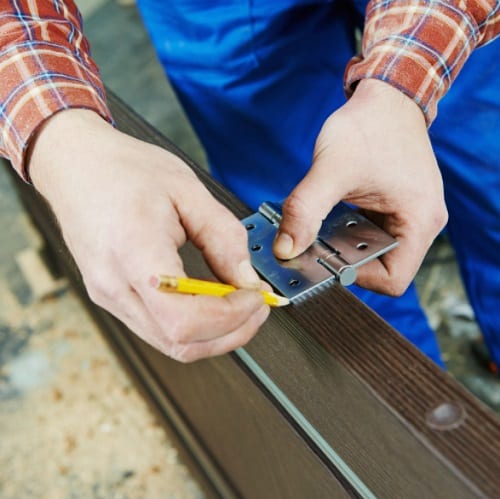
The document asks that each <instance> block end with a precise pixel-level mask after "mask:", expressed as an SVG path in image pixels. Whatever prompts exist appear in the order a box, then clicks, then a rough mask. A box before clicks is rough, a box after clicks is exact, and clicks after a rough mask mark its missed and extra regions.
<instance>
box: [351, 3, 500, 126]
mask: <svg viewBox="0 0 500 499" xmlns="http://www.w3.org/2000/svg"><path fill="white" fill-rule="evenodd" d="M499 33H500V0H371V1H370V2H369V4H368V6H367V10H366V25H365V31H364V35H363V47H362V55H361V56H357V57H355V58H353V59H352V60H351V61H350V63H349V64H348V66H347V68H346V72H345V81H344V83H345V89H346V94H347V95H348V96H350V95H352V93H353V92H354V89H355V87H356V84H357V83H358V82H359V81H360V80H362V79H365V78H375V79H378V80H382V81H385V82H387V83H389V84H391V85H392V86H394V87H396V88H398V89H399V90H401V91H402V92H403V93H405V94H406V95H408V96H409V97H410V98H411V99H413V100H414V101H415V102H416V103H417V104H418V105H419V106H420V108H421V109H422V111H423V113H424V115H425V118H426V120H427V124H430V123H432V121H433V119H434V118H435V117H436V114H437V104H438V101H439V99H440V98H441V97H443V95H445V93H446V92H447V90H448V88H449V87H450V85H451V84H452V83H453V81H454V79H455V78H456V76H457V74H458V73H459V72H460V70H461V69H462V67H463V65H464V63H465V61H466V60H467V58H468V57H469V55H470V53H471V52H472V51H473V50H474V49H475V48H476V47H479V46H480V45H482V44H485V43H487V42H489V41H491V40H493V39H494V38H495V37H496V36H497V35H498V34H499Z"/></svg>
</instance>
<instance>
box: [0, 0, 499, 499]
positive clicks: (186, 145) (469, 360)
mask: <svg viewBox="0 0 500 499" xmlns="http://www.w3.org/2000/svg"><path fill="white" fill-rule="evenodd" d="M77 4H78V5H79V7H80V10H81V12H82V14H83V17H84V20H85V32H86V35H87V37H88V38H89V40H90V43H91V46H92V54H93V57H94V59H95V60H96V62H97V64H98V65H99V67H100V68H101V73H102V77H103V80H104V82H105V84H106V85H107V86H108V88H110V89H111V90H112V91H113V92H115V93H116V94H117V95H118V96H120V97H121V98H122V99H123V100H124V101H125V102H127V103H128V104H129V105H130V106H131V107H132V108H134V109H135V110H136V111H137V112H138V113H139V114H140V115H141V116H143V117H144V118H145V119H146V120H147V121H149V122H150V123H152V124H153V125H154V126H155V127H156V128H158V129H159V130H160V131H161V132H163V133H164V134H165V135H166V136H167V137H168V138H169V139H170V140H172V142H174V143H175V144H176V145H177V146H179V147H180V148H181V149H183V150H184V151H185V152H187V153H188V154H189V155H190V156H191V157H192V158H193V159H194V160H195V161H197V162H198V163H199V164H201V165H205V164H206V162H205V157H204V153H203V149H202V148H201V146H200V144H199V142H198V141H197V139H196V137H195V136H194V134H193V132H192V130H191V128H190V126H189V124H188V122H187V120H186V118H185V116H184V114H183V113H182V110H181V109H180V107H179V105H178V103H177V100H176V98H175V95H174V93H173V91H172V89H171V88H170V86H169V85H168V82H167V79H166V78H165V76H164V74H163V71H162V69H161V67H160V65H159V64H158V62H157V61H156V57H155V54H154V51H153V49H152V48H151V46H150V43H149V40H148V37H147V34H146V32H145V30H144V28H143V26H142V24H141V20H140V16H139V15H138V13H137V11H136V9H135V5H134V1H133V0H80V1H77ZM7 168H9V166H8V165H7V164H2V165H1V167H0V234H1V245H0V297H1V298H0V441H1V446H0V497H2V498H30V497H36V498H44V497H46V498H51V499H52V498H59V497H60V498H80V497H85V498H87V497H91V498H101V497H102V498H142V497H147V498H201V497H203V494H202V492H201V491H200V489H199V487H198V486H197V484H196V483H195V482H194V481H193V479H192V478H191V477H190V475H189V472H188V471H187V469H186V468H185V467H184V466H183V465H182V463H180V462H179V459H178V455H177V451H176V449H175V448H174V447H173V446H172V445H171V443H170V442H169V440H168V437H167V436H166V435H165V433H164V431H163V429H162V428H161V427H160V426H158V424H157V423H156V422H155V420H154V417H153V415H152V414H151V413H150V411H149V409H148V407H147V406H146V404H145V403H144V401H143V400H142V399H141V396H140V395H139V394H138V393H137V391H136V390H135V388H134V387H133V385H131V383H130V381H129V380H128V378H127V375H126V374H125V372H124V371H123V370H122V369H121V367H120V366H119V364H118V363H117V360H116V359H115V357H114V356H113V354H112V352H111V351H110V350H109V349H108V346H107V345H106V343H105V342H104V341H103V340H102V338H101V337H100V335H99V332H98V330H97V328H96V327H95V325H94V323H93V322H92V320H91V319H90V318H89V317H88V315H87V313H86V312H85V310H84V309H83V308H82V306H81V305H80V303H79V301H78V298H77V297H76V295H75V294H74V293H73V292H72V290H71V289H70V288H68V285H67V282H66V281H65V280H64V279H61V278H57V277H54V276H53V275H52V274H51V272H50V269H49V268H48V267H47V266H46V264H45V262H44V260H43V258H42V257H43V241H42V239H41V237H40V235H39V234H38V233H37V232H36V230H35V229H34V228H33V226H32V225H31V223H30V221H29V218H28V216H27V215H26V213H25V212H24V211H23V208H22V207H21V205H20V204H19V202H18V200H17V198H16V194H15V192H14V190H13V188H12V185H11V181H10V179H9V176H8V174H7V171H6V169H7ZM35 277H36V278H35ZM417 285H418V287H419V291H420V296H421V300H422V303H423V305H424V307H425V309H426V311H427V314H428V316H429V319H430V321H431V324H432V325H433V326H434V328H435V329H436V331H437V332H438V336H439V341H440V344H441V347H442V350H443V356H444V359H445V362H446V364H447V366H448V369H449V372H450V373H451V375H453V376H455V377H456V378H457V379H458V380H459V381H460V382H461V383H462V384H463V385H464V386H465V387H466V388H468V389H469V390H470V391H471V392H472V393H474V394H475V395H476V397H478V398H479V399H480V400H482V401H483V402H484V403H485V404H487V405H489V406H490V407H491V408H492V409H493V410H495V411H496V412H497V413H498V414H500V380H499V379H498V378H495V377H494V376H493V374H491V373H490V372H489V371H488V369H487V367H486V365H485V363H484V362H483V361H482V360H481V357H480V353H481V342H480V338H481V335H480V331H479V329H478V327H477V325H476V323H475V321H474V316H473V312H472V310H471V308H470V306H469V304H468V302H467V300H466V298H465V295H464V292H463V289H462V287H461V284H460V278H459V274H458V270H457V267H456V263H455V259H454V255H453V251H452V249H451V248H450V246H449V245H448V243H447V241H446V237H444V236H443V237H440V238H439V239H438V240H437V241H436V243H435V244H434V246H433V247H432V249H431V251H430V253H429V255H428V257H427V259H426V261H425V263H424V265H423V266H422V269H421V270H420V272H419V274H418V276H417ZM474 351H475V352H476V354H474V353H473V352H474ZM478 353H479V355H478Z"/></svg>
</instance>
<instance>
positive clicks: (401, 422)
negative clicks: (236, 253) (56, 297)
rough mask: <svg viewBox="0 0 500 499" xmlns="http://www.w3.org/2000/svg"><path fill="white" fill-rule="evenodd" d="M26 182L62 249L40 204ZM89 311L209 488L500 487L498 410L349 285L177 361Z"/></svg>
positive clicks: (193, 263) (274, 492)
mask: <svg viewBox="0 0 500 499" xmlns="http://www.w3.org/2000/svg"><path fill="white" fill-rule="evenodd" d="M109 100H110V105H111V108H112V110H113V113H114V116H115V119H116V120H117V123H118V126H119V128H121V129H122V130H124V131H126V132H127V133H130V134H132V135H134V136H136V137H139V138H141V139H144V140H147V141H149V142H153V143H156V144H159V145H161V146H163V147H166V148H167V149H170V150H172V151H173V152H176V153H177V154H179V155H180V156H181V157H183V158H184V159H185V160H186V161H187V162H188V163H189V164H191V166H192V167H193V168H194V169H195V170H196V172H197V174H198V175H199V177H200V178H201V179H202V181H203V182H204V183H205V184H206V185H207V186H208V188H209V189H210V190H211V192H212V193H213V194H214V195H215V196H216V197H217V198H218V199H219V200H220V201H221V202H222V203H224V204H225V205H226V206H228V207H229V208H230V209H231V210H232V211H233V212H234V213H235V214H236V215H237V216H238V217H240V218H242V217H244V216H246V215H248V214H249V210H248V209H247V208H246V207H245V206H243V205H242V204H241V203H240V202H239V201H238V200H237V199H235V198H234V197H233V196H232V195H230V194H229V193H228V192H227V191H226V190H225V189H224V188H222V187H221V186H220V185H218V184H217V183H216V182H214V181H213V180H212V179H211V178H210V177H209V175H208V174H207V173H206V172H204V171H202V170H200V169H199V168H197V167H196V165H193V164H192V162H191V161H190V160H189V158H186V157H185V156H184V155H183V154H182V152H181V151H178V150H177V149H176V148H175V146H173V145H172V144H171V143H170V142H169V141H168V140H167V139H165V138H164V137H162V136H161V135H160V134H159V133H158V132H157V131H155V130H154V129H153V128H152V127H150V126H148V125H147V124H146V123H144V122H143V121H142V120H141V119H140V117H138V116H136V115H135V114H134V113H132V112H131V111H130V110H129V109H128V108H127V107H126V106H125V105H124V104H123V103H121V102H120V101H119V100H118V99H117V98H116V97H114V96H113V95H110V99H109ZM19 189H20V192H21V194H22V197H23V199H24V200H25V203H26V204H27V206H28V207H29V209H30V211H31V213H32V216H33V217H34V218H35V220H36V222H37V224H38V225H39V226H40V227H41V228H42V231H43V232H44V233H45V235H46V236H47V237H48V238H49V239H51V240H52V244H53V245H54V246H57V247H61V242H60V241H59V240H58V239H57V237H58V236H57V231H56V229H55V227H54V225H53V224H51V223H50V222H49V219H48V217H47V213H46V211H45V212H44V211H43V210H44V209H45V210H46V208H43V207H42V203H41V200H40V199H39V198H38V197H37V196H34V195H33V192H32V190H31V189H30V188H26V186H23V185H21V184H20V186H19ZM183 255H184V259H185V262H186V269H187V271H188V272H189V273H190V274H191V275H193V276H196V277H207V276H209V275H210V273H209V271H208V269H207V267H206V266H205V264H204V262H203V261H202V259H201V257H200V255H199V253H198V252H197V251H196V250H195V249H194V248H193V247H192V246H190V245H189V244H188V245H186V247H185V248H184V249H183ZM57 258H59V259H61V258H62V257H61V253H59V254H58V256H57ZM64 258H66V264H65V265H66V266H67V265H68V262H69V261H70V260H68V259H67V257H64ZM72 269H73V277H74V278H77V275H78V274H77V273H76V272H75V269H74V267H72ZM77 285H78V283H77ZM90 307H91V309H92V311H93V313H94V315H95V316H96V318H97V319H98V321H99V322H100V323H101V325H102V326H103V328H102V329H103V333H104V334H105V335H107V336H108V338H109V339H110V341H111V342H112V343H114V344H115V346H116V347H117V349H118V351H119V353H120V355H121V357H122V359H123V360H124V362H125V363H126V364H127V365H128V366H129V368H130V369H131V371H132V372H133V373H134V375H135V377H136V379H137V380H138V382H139V383H141V384H142V387H143V389H144V391H145V393H146V394H147V395H148V397H149V399H150V401H151V402H152V404H153V405H155V407H156V408H157V409H158V410H159V414H160V417H161V418H162V419H163V421H164V422H165V424H166V425H167V426H169V427H170V430H171V431H173V432H174V433H175V434H176V436H177V438H178V443H179V444H180V445H181V446H183V448H184V450H185V451H186V452H185V456H186V460H187V463H188V464H189V465H190V466H191V468H192V469H193V470H194V471H195V473H196V474H197V476H199V477H201V478H200V479H201V481H202V482H203V484H204V486H205V488H206V490H207V491H208V492H209V494H212V495H215V496H224V497H236V496H243V497H256V498H257V497H258V498H262V497H264V498H265V497H270V498H271V497H272V498H274V497H287V498H288V497H290V498H302V497H307V498H309V497H310V498H316V497H319V498H321V497H344V496H353V497H362V496H365V497H397V498H401V497H405V498H406V497H419V498H421V497H443V498H451V497H453V498H458V497H484V496H486V497H498V494H499V491H500V465H499V463H500V422H499V420H498V419H497V417H496V416H495V414H494V413H493V412H491V411H490V410H489V409H487V408H486V407H485V406H483V405H481V404H480V403H479V402H478V401H477V400H476V399H474V398H473V397H472V396H471V395H470V394H469V393H468V392H466V391H465V390H464V389H463V388H462V387H461V386H460V385H459V384H458V383H457V382H456V381H455V380H454V379H452V378H451V377H450V376H449V375H447V374H446V373H444V372H442V371H440V370H439V369H438V368H437V367H436V366H435V365H434V364H433V363H432V362H431V361H429V360H428V359H426V358H425V357H424V356H423V355H422V354H420V353H419V352H418V351H417V350H416V349H415V348H414V347H413V346H411V345H410V344H409V343H408V342H406V340H404V338H402V337H401V336H400V335H399V334H398V333H397V332H396V331H394V330H393V329H392V328H391V327H390V326H388V325H387V324H386V323H385V322H383V321H382V320H381V319H380V318H379V317H377V316H376V315H375V314H374V313H373V312H372V311H370V310H369V309H368V308H367V307H366V306H364V305H363V304H362V303H360V302H359V301H358V300H357V299H356V298H355V297H354V296H353V295H352V294H350V293H349V292H348V291H347V290H345V289H343V288H342V287H340V286H337V285H334V286H332V287H330V288H328V289H325V290H323V291H322V292H321V293H318V294H316V295H314V296H311V297H310V298H309V299H308V300H307V301H305V302H303V303H301V304H299V305H293V306H291V307H287V308H286V309H284V310H274V311H273V313H272V315H271V317H270V319H269V320H268V321H267V323H266V324H265V325H264V327H263V328H262V330H261V332H260V333H259V334H258V335H257V337H256V338H255V339H254V340H253V341H252V342H251V343H250V344H249V345H248V346H247V347H245V354H246V355H247V356H248V358H250V359H252V363H249V362H247V361H245V357H243V358H242V357H241V356H238V355H237V354H231V355H227V356H223V357H221V358H216V359H210V360H205V361H200V362H196V363H194V364H190V365H182V364H179V363H176V362H174V361H171V360H170V359H167V358H166V357H164V356H162V355H161V354H159V353H158V352H156V351H154V350H153V349H151V348H150V347H149V346H147V345H145V344H144V343H143V342H142V341H140V340H139V339H138V338H137V337H136V336H135V335H132V334H131V333H130V332H128V331H126V328H124V326H122V325H121V324H120V323H119V322H118V321H116V320H115V319H113V318H111V317H110V316H109V315H108V314H106V313H105V312H103V311H102V310H101V309H98V308H97V307H93V306H90ZM255 366H257V367H258V368H259V369H256V367H255ZM259 372H263V373H265V378H266V379H269V380H271V383H267V382H266V381H263V379H262V377H259ZM284 400H285V402H286V403H284V402H283V401H284ZM447 403H451V404H452V405H454V406H456V407H459V408H460V409H461V410H462V411H463V412H464V414H465V417H464V419H463V422H462V423H461V424H459V425H458V426H457V427H456V428H453V429H448V430H444V431H443V430H436V429H434V428H433V427H432V426H431V425H429V424H428V416H429V414H430V413H431V411H433V410H434V409H435V408H436V407H438V406H440V405H442V404H447ZM332 456H333V457H332ZM346 470H347V471H346Z"/></svg>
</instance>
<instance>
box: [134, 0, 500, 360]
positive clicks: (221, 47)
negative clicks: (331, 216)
mask: <svg viewBox="0 0 500 499" xmlns="http://www.w3.org/2000/svg"><path fill="white" fill-rule="evenodd" d="M365 5H366V0H351V1H349V0H333V1H326V0H325V1H319V0H316V1H313V0H280V1H276V0H219V1H217V2H215V1H210V0H164V1H159V0H139V8H140V10H141V13H142V16H143V18H144V21H145V24H146V26H147V28H148V30H149V33H150V35H151V38H152V40H153V43H154V45H155V48H156V51H157V53H158V56H159V59H160V61H161V63H162V64H163V66H164V68H165V70H166V72H167V74H168V77H169V80H170V82H171V83H172V85H173V86H174V88H175V90H176V92H177V95H178V97H179V99H180V101H181V103H182V105H183V106H184V109H185V111H186V113H187V115H188V117H189V118H190V120H191V123H192V125H193V127H194V129H195V131H196V133H197V134H198V136H199V138H200V139H201V141H202V143H203V145H204V147H205V149H206V152H207V157H208V160H209V163H210V166H211V170H212V173H213V175H214V176H215V177H216V178H217V179H219V180H220V181H221V182H222V183H223V184H224V185H226V186H227V187H228V188H229V189H230V190H232V191H233V192H234V193H235V194H236V195H237V196H238V197H239V198H240V199H242V200H243V201H244V202H246V203H247V204H248V206H250V207H252V208H253V209H257V207H258V205H259V204H260V203H261V202H262V201H265V200H270V201H277V200H281V199H283V198H285V197H286V196H287V195H288V194H289V193H290V191H291V190H292V189H293V187H295V185H296V184H297V183H298V182H299V181H300V180H301V179H302V178H303V176H304V175H305V173H306V172H307V170H308V168H309V166H310V163H311V157H312V151H313V147H314V142H315V139H316V137H317V134H318V132H319V130H320V128H321V125H322V124H323V122H324V120H325V119H326V118H327V117H328V116H329V115H330V114H331V113H332V112H333V111H334V110H335V109H336V108H338V107H339V106H341V105H342V104H343V103H344V102H345V96H344V92H343V88H342V77H343V73H344V69H345V66H346V63H347V62H348V61H349V59H350V58H351V56H352V55H353V54H354V51H355V43H354V35H353V33H354V29H355V28H356V27H362V23H363V12H364V8H365ZM498 75H500V41H495V42H493V43H490V44H489V45H488V46H486V47H484V48H481V49H478V50H476V51H475V52H474V53H473V55H472V56H471V58H470V59H469V61H468V62H467V64H466V66H465V68H464V70H463V71H462V73H461V74H460V75H459V77H458V79H457V81H456V83H455V84H454V86H453V88H452V89H451V90H450V92H449V93H448V95H447V96H446V97H445V98H444V99H443V100H442V101H441V103H440V105H439V117H438V118H437V120H436V121H435V123H434V124H433V125H432V127H431V130H430V135H431V139H432V142H433V146H434V148H435V152H436V155H437V158H438V161H439V164H440V167H441V170H442V174H443V177H444V182H445V191H446V201H447V205H448V209H449V213H450V219H449V224H448V233H449V237H450V239H451V241H452V243H453V245H454V248H455V250H456V253H457V257H458V261H459V264H460V269H461V272H462V276H463V279H464V283H465V286H466V289H467V291H468V295H469V298H470V301H471V303H472V305H473V308H474V311H475V314H476V318H477V320H478V322H479V324H480V326H481V329H482V332H483V334H484V338H485V341H486V344H487V346H488V347H489V350H490V353H491V354H492V357H493V359H494V360H495V361H496V364H497V365H500V271H499V268H498V267H499V262H500V255H499V252H500V86H499V85H498V81H499V80H500V79H499V77H498ZM348 166H349V165H346V168H347V167H348ZM351 290H352V291H353V292H354V293H355V294H356V295H357V296H358V297H360V298H361V299H362V300H363V301H364V302H365V303H367V304H368V305H369V306H370V307H371V308H373V309H374V310H375V311H377V312H378V313H379V315H381V316H382V317H383V318H384V319H386V320H387V321H388V322H389V323H391V324H392V325H393V326H394V327H395V328H396V329H397V330H399V331H400V332H401V333H402V334H403V335H404V336H406V337H407V338H408V339H409V340H410V341H411V342H413V343H414V344H415V345H416V346H417V347H418V348H420V349H421V350H422V351H423V352H424V353H425V354H427V355H428V356H429V357H430V358H432V359H433V360H434V361H435V362H436V363H437V364H439V365H441V366H442V365H443V362H442V360H441V356H440V352H439V346H438V344H437V341H436V338H435V334H434V332H433V331H432V330H431V328H430V327H429V325H428V322H427V319H426V317H425V315H424V313H423V311H422V309H421V307H420V304H419V301H418V297H417V294H416V291H415V287H414V285H412V286H410V288H409V289H408V290H407V292H406V293H405V294H404V295H403V296H402V297H400V298H397V299H396V298H389V297H386V296H382V295H377V294H375V293H372V292H369V291H366V290H362V289H359V288H357V287H356V286H353V287H352V288H351Z"/></svg>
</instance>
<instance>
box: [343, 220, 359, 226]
mask: <svg viewBox="0 0 500 499" xmlns="http://www.w3.org/2000/svg"><path fill="white" fill-rule="evenodd" d="M356 225H358V222H356V220H349V222H347V223H346V224H345V226H346V227H348V228H351V227H356Z"/></svg>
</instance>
